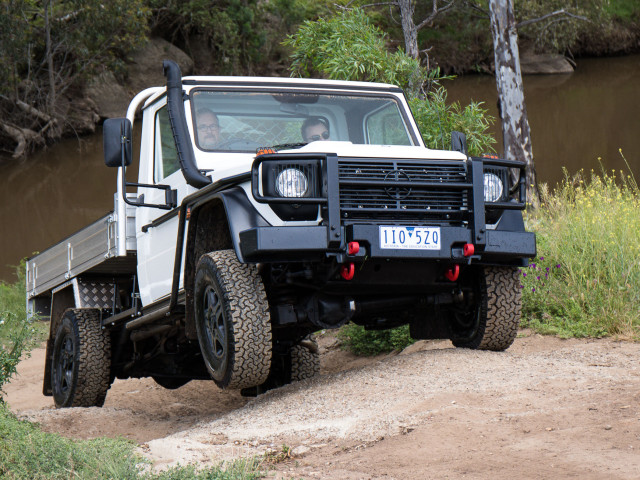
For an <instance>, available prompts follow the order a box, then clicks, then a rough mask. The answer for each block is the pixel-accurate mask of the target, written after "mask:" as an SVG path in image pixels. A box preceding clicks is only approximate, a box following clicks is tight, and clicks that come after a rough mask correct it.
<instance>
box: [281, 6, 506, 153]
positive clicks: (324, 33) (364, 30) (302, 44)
mask: <svg viewBox="0 0 640 480" xmlns="http://www.w3.org/2000/svg"><path fill="white" fill-rule="evenodd" d="M285 43H286V44H287V45H289V46H290V47H292V49H293V53H292V56H291V58H292V59H293V62H292V65H291V70H292V73H293V74H294V75H300V76H323V77H328V78H330V79H334V80H361V81H375V82H384V83H391V84H395V85H398V86H400V87H402V88H404V89H405V90H406V93H407V96H408V98H409V103H410V106H411V109H412V111H413V114H414V117H415V119H416V122H417V123H418V126H419V127H420V130H421V132H422V137H423V139H424V141H425V143H426V145H427V146H429V147H431V148H436V147H440V148H443V149H448V148H449V145H450V144H451V140H450V139H451V131H452V130H460V131H462V132H464V133H465V134H466V135H467V141H468V145H469V147H470V153H471V154H480V153H484V152H488V151H493V147H492V145H493V143H495V141H494V139H493V138H492V137H491V135H489V134H488V133H487V132H488V129H489V127H490V125H491V124H492V123H493V122H494V119H493V117H491V116H490V115H488V113H487V110H485V109H483V108H482V106H481V105H482V104H481V103H472V104H470V105H468V106H466V107H464V108H462V107H461V106H460V104H459V103H453V104H451V105H446V98H447V93H446V90H445V89H444V88H443V87H442V86H440V85H439V82H440V81H441V80H443V78H444V77H440V75H439V71H438V70H437V69H434V70H427V69H426V68H424V67H423V66H422V65H421V64H420V62H419V61H418V60H415V59H412V58H410V57H408V56H407V55H406V54H405V53H404V52H403V51H402V50H397V51H396V52H394V53H390V52H389V51H388V49H387V43H388V38H387V36H386V34H385V33H384V32H383V31H382V30H380V29H379V28H378V27H376V26H374V25H373V24H372V23H371V21H370V19H369V18H368V17H367V15H366V14H365V13H364V12H363V11H361V10H358V9H355V10H351V11H346V12H342V13H339V14H336V15H334V16H332V17H330V18H328V19H324V18H321V19H319V20H318V21H315V22H312V21H307V22H305V23H304V24H303V25H302V26H301V27H300V29H299V30H298V32H297V33H296V34H295V35H293V36H290V37H289V38H288V39H287V41H286V42H285Z"/></svg>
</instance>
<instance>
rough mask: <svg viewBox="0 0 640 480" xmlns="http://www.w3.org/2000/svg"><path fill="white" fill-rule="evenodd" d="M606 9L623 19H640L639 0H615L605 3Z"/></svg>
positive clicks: (607, 11) (610, 13) (609, 13)
mask: <svg viewBox="0 0 640 480" xmlns="http://www.w3.org/2000/svg"><path fill="white" fill-rule="evenodd" d="M603 7H604V11H605V12H606V13H607V14H608V15H611V16H615V17H617V18H620V19H622V20H627V21H633V20H636V21H637V20H640V4H639V3H638V1H637V0H614V1H608V2H606V3H605V4H604V6H603Z"/></svg>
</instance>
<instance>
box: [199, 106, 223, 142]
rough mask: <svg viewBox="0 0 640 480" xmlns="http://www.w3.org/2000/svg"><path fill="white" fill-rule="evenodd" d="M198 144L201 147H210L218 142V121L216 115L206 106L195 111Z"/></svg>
mask: <svg viewBox="0 0 640 480" xmlns="http://www.w3.org/2000/svg"><path fill="white" fill-rule="evenodd" d="M196 125H197V129H198V144H199V145H200V147H201V148H205V149H211V148H215V147H216V146H217V145H218V144H220V140H221V138H220V123H219V122H218V116H217V115H216V114H215V113H213V112H212V111H211V110H209V109H208V108H202V109H200V110H198V111H197V112H196Z"/></svg>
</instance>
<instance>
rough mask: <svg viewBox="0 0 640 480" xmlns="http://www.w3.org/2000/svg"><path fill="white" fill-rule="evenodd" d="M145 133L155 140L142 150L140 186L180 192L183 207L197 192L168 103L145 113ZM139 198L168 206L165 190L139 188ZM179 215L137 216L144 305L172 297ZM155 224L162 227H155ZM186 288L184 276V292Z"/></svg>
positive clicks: (154, 211) (146, 212)
mask: <svg viewBox="0 0 640 480" xmlns="http://www.w3.org/2000/svg"><path fill="white" fill-rule="evenodd" d="M142 131H143V132H153V138H151V137H152V135H148V136H147V138H146V141H145V139H143V142H142V144H141V147H140V174H139V183H148V184H163V185H169V186H170V187H171V188H172V189H176V190H177V192H178V206H179V205H180V204H181V202H182V200H183V199H184V197H185V196H187V195H188V194H190V193H192V192H193V191H195V189H194V188H193V187H190V186H188V185H187V184H186V181H185V179H184V176H183V175H182V171H181V170H180V164H179V162H178V156H177V152H176V146H175V142H174V140H173V135H172V134H171V127H170V125H169V117H168V114H167V107H166V102H164V104H163V103H159V104H157V105H154V106H152V107H148V108H147V109H146V110H145V112H144V118H143V130H142ZM138 195H139V196H140V195H144V200H143V201H144V203H153V204H161V203H164V202H165V192H164V190H160V189H152V188H145V187H139V188H138ZM176 213H177V212H176V211H168V210H162V209H159V208H152V207H138V211H137V212H136V237H137V242H138V243H137V244H138V281H139V286H140V296H141V300H142V304H143V305H149V304H150V303H153V302H155V301H157V300H159V299H161V298H163V297H167V296H169V295H170V294H171V286H172V281H173V270H174V263H175V254H176V241H177V234H178V221H179V218H178V215H176ZM163 217H164V218H163ZM154 221H156V222H158V221H160V222H161V223H159V224H157V225H153V226H152V223H153V222H154ZM182 261H183V262H184V249H183V260H182ZM182 265H184V263H183V264H182ZM180 270H181V272H182V271H183V269H182V268H181V269H180ZM182 285H183V278H182V273H181V274H180V288H182Z"/></svg>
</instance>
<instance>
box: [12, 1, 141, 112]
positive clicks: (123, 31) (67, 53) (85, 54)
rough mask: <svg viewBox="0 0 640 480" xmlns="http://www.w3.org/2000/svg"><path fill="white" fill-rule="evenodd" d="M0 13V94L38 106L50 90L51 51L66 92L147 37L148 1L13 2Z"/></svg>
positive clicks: (114, 63)
mask: <svg viewBox="0 0 640 480" xmlns="http://www.w3.org/2000/svg"><path fill="white" fill-rule="evenodd" d="M0 8H1V9H2V14H1V15H0V26H1V27H2V28H0V45H3V48H1V49H0V60H1V61H0V80H1V82H0V89H1V90H3V91H4V92H5V93H12V94H13V95H14V96H15V97H16V98H22V99H24V100H25V101H27V103H32V101H33V100H36V101H35V103H34V104H37V103H38V102H37V100H38V99H39V97H41V96H43V92H45V93H48V92H49V91H50V90H51V86H50V85H49V84H48V82H49V78H48V60H49V58H48V57H47V53H48V51H49V52H50V55H49V56H50V57H51V61H52V63H53V66H54V69H55V71H54V75H53V76H54V78H55V81H56V83H57V85H56V87H57V89H61V88H68V87H69V86H72V85H74V82H75V81H76V80H77V79H78V78H81V77H83V76H86V75H88V74H90V73H92V72H94V71H95V70H96V69H98V68H102V67H103V66H109V67H115V66H117V65H119V64H120V63H121V60H122V58H123V57H124V56H125V54H126V53H127V52H129V51H131V50H132V49H134V48H136V47H137V46H139V45H140V43H141V42H142V41H143V40H144V39H145V38H146V37H145V34H146V31H147V26H146V25H147V14H148V10H147V9H146V8H145V7H144V4H143V0H113V1H111V2H102V1H98V0H65V1H63V0H58V1H55V2H54V1H51V0H48V1H45V2H36V1H35V0H12V1H8V2H2V7H0ZM45 9H46V15H45ZM47 29H48V30H50V38H51V43H50V48H49V49H47V45H46V43H47V36H46V32H47Z"/></svg>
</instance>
